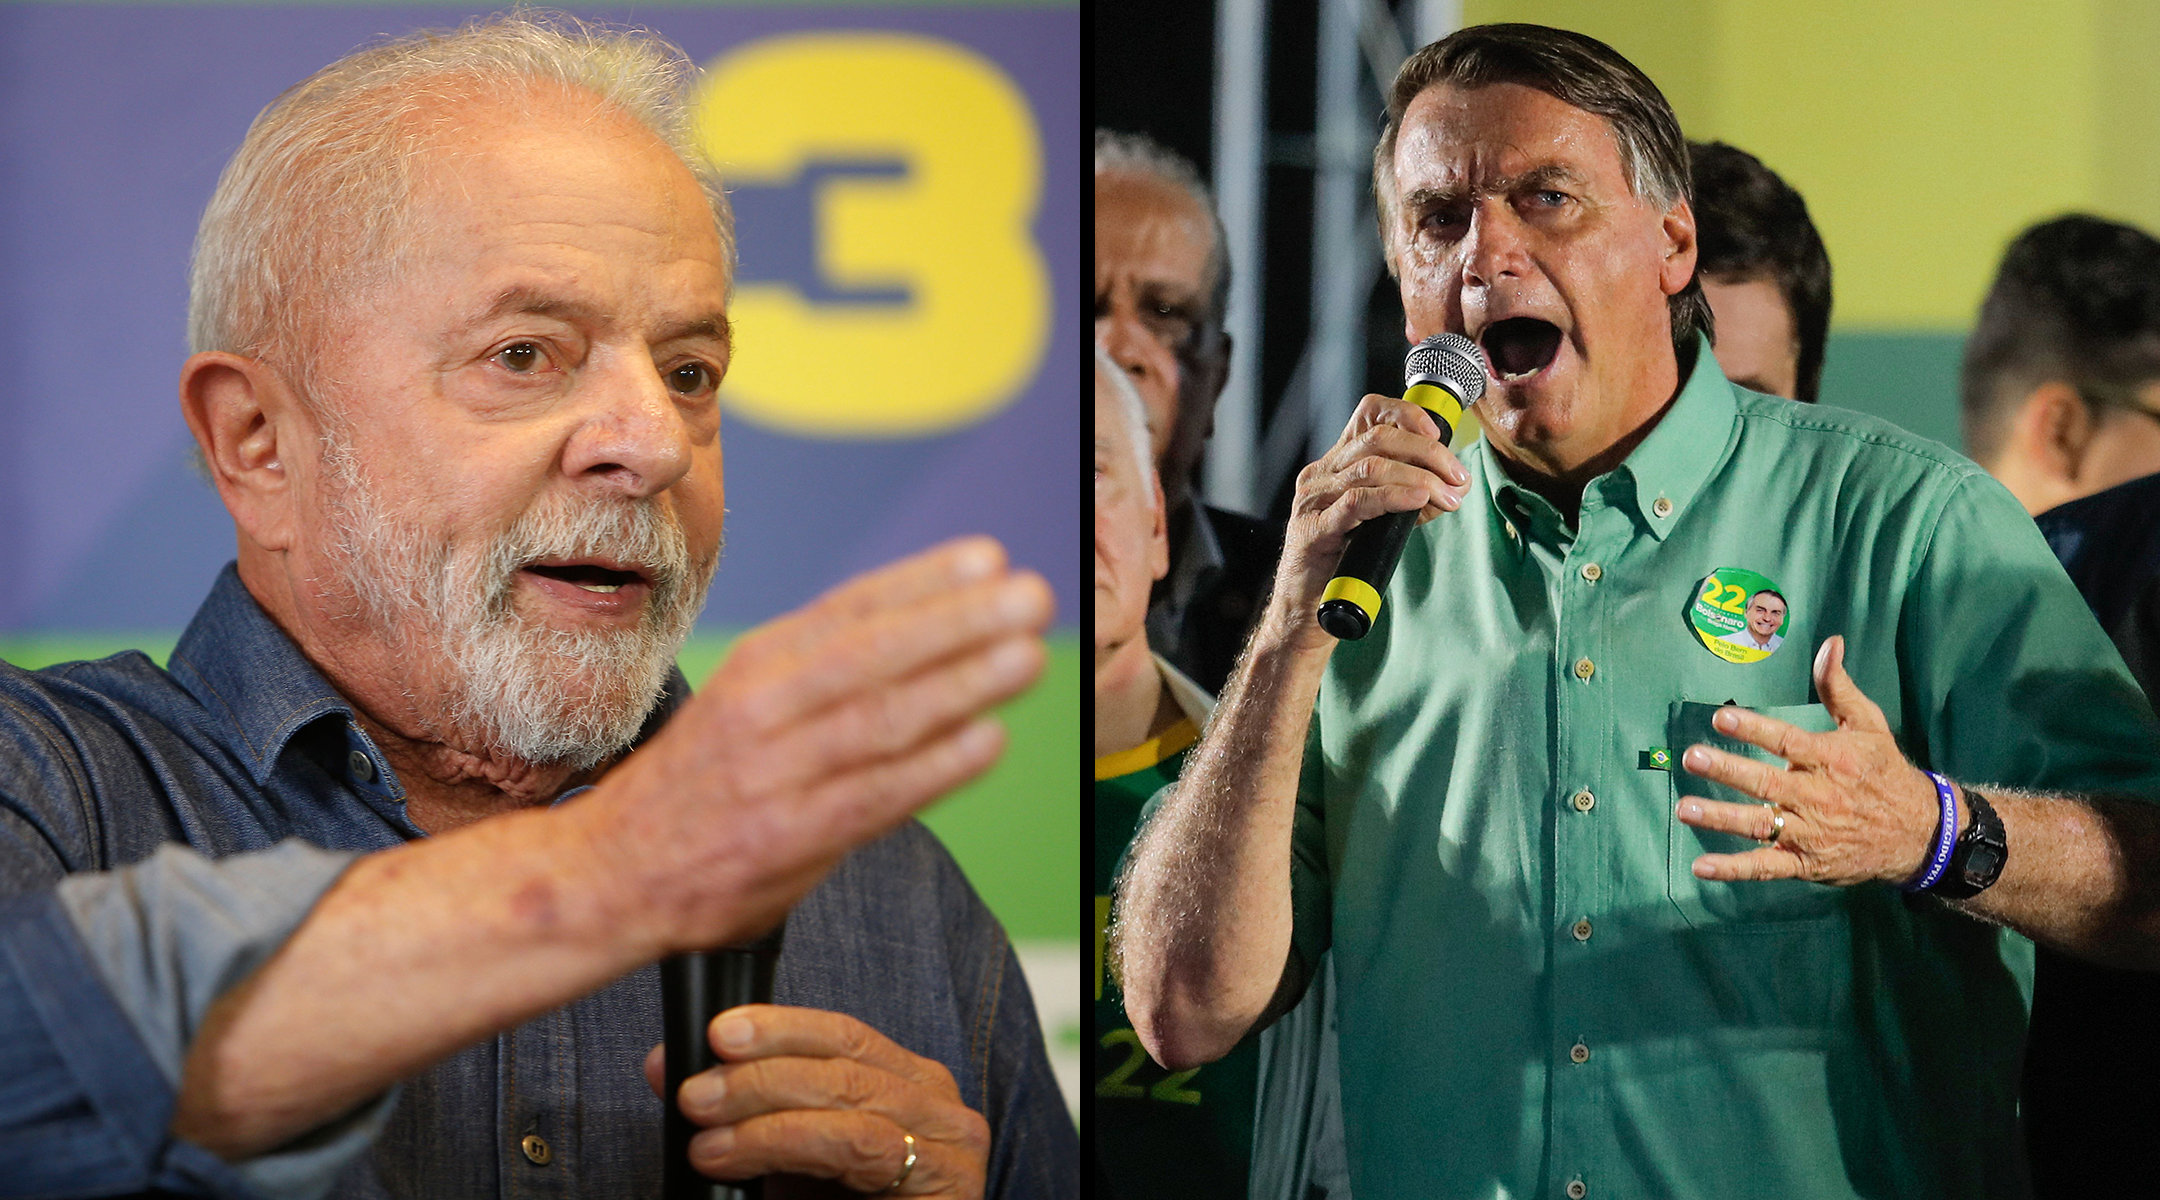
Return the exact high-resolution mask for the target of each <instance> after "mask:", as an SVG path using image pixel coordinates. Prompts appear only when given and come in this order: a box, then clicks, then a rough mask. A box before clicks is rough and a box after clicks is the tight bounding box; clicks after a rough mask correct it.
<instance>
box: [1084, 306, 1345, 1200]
mask: <svg viewBox="0 0 2160 1200" xmlns="http://www.w3.org/2000/svg"><path fill="white" fill-rule="evenodd" d="M1163 510H1164V504H1163V492H1162V486H1161V484H1160V483H1159V482H1158V481H1157V478H1156V471H1155V463H1154V460H1153V458H1152V456H1151V454H1150V452H1149V438H1148V427H1147V415H1146V412H1145V410H1144V408H1143V402H1142V400H1141V399H1140V396H1139V393H1138V390H1137V389H1136V388H1135V387H1134V386H1133V382H1132V380H1131V379H1130V378H1129V377H1128V376H1127V374H1126V373H1125V371H1124V370H1123V368H1122V367H1120V366H1119V364H1117V363H1116V362H1115V361H1113V360H1112V359H1111V358H1110V357H1109V356H1108V354H1107V353H1106V352H1105V351H1104V350H1103V349H1102V348H1101V347H1100V346H1098V347H1097V348H1096V352H1095V793H1094V794H1095V807H1094V821H1095V1001H1094V1002H1095V1013H1094V1016H1095V1021H1094V1040H1095V1050H1094V1054H1095V1108H1094V1117H1095V1120H1094V1140H1095V1146H1094V1154H1095V1180H1096V1186H1097V1188H1098V1189H1099V1194H1101V1195H1103V1196H1108V1197H1117V1198H1119V1200H1141V1198H1146V1197H1158V1196H1160V1197H1175V1198H1177V1200H1198V1198H1201V1197H1226V1198H1234V1200H1243V1198H1245V1197H1246V1196H1248V1194H1249V1195H1250V1196H1252V1197H1253V1198H1254V1200H1262V1198H1265V1197H1276V1196H1280V1197H1283V1198H1284V1200H1305V1198H1306V1197H1308V1196H1315V1195H1317V1196H1330V1197H1336V1198H1338V1200H1339V1198H1340V1197H1343V1196H1346V1195H1347V1194H1348V1191H1347V1180H1346V1179H1345V1174H1346V1172H1345V1168H1344V1166H1343V1164H1342V1129H1341V1107H1340V1100H1339V1098H1338V1091H1337V1087H1336V1082H1335V1080H1336V1068H1335V1055H1334V1037H1333V1036H1332V1034H1329V1035H1328V1036H1326V1037H1325V1038H1324V1039H1323V1038H1322V1036H1321V1034H1320V1030H1321V1028H1322V1027H1323V1025H1324V1023H1325V1022H1326V1021H1327V1020H1328V1019H1329V1018H1330V1017H1331V1016H1332V1009H1331V1008H1330V1007H1329V1003H1328V992H1327V988H1326V987H1325V986H1324V984H1323V985H1322V986H1317V987H1315V988H1314V989H1313V991H1312V993H1311V994H1309V995H1308V996H1307V997H1306V998H1305V1000H1304V1002H1303V1003H1302V1004H1300V1005H1299V1007H1298V1008H1297V1010H1296V1011H1294V1012H1292V1013H1291V1014H1290V1015H1289V1016H1288V1017H1286V1018H1284V1020H1283V1021H1281V1022H1280V1023H1278V1024H1277V1025H1275V1026H1274V1027H1273V1028H1271V1029H1269V1030H1268V1031H1267V1032H1266V1033H1264V1034H1261V1035H1258V1036H1255V1037H1251V1038H1247V1039H1245V1042H1244V1043H1243V1044H1242V1045H1240V1046H1239V1047H1238V1048H1237V1049H1236V1050H1233V1051H1232V1052H1231V1053H1230V1054H1229V1055H1227V1056H1226V1057H1224V1058H1223V1059H1221V1060H1220V1061H1218V1062H1214V1063H1210V1064H1208V1065H1207V1066H1205V1067H1200V1068H1196V1069H1193V1070H1190V1071H1180V1072H1177V1073H1175V1074H1172V1073H1170V1072H1166V1071H1165V1070H1164V1069H1163V1068H1162V1067H1161V1066H1159V1065H1157V1064H1156V1063H1154V1062H1152V1061H1150V1060H1149V1059H1148V1057H1147V1052H1146V1051H1145V1050H1144V1049H1142V1048H1141V1046H1140V1039H1139V1038H1138V1037H1137V1036H1136V1035H1135V1034H1134V1032H1133V1029H1132V1024H1131V1022H1130V1021H1128V1020H1127V1019H1126V1016H1125V1009H1124V1004H1123V1003H1122V1001H1121V999H1120V998H1119V995H1118V985H1117V981H1116V979H1115V977H1114V975H1113V974H1112V972H1111V971H1110V968H1109V966H1108V964H1107V961H1106V958H1105V954H1104V950H1105V940H1106V937H1105V935H1106V931H1107V929H1108V926H1109V922H1110V889H1111V879H1112V877H1113V875H1114V874H1115V872H1116V869H1117V863H1118V860H1119V859H1120V858H1121V857H1122V856H1123V855H1124V853H1125V847H1126V846H1127V845H1128V844H1129V843H1130V842H1131V841H1132V837H1133V832H1134V830H1136V829H1137V828H1138V827H1139V825H1140V817H1141V809H1142V808H1143V806H1145V805H1146V803H1147V801H1148V798H1149V797H1151V796H1153V795H1154V794H1155V793H1156V791H1158V790H1159V789H1161V788H1162V787H1163V786H1164V785H1165V784H1168V783H1171V782H1173V781H1175V780H1176V779H1177V775H1178V771H1179V769H1180V768H1181V767H1183V765H1184V762H1185V753H1186V751H1187V750H1189V749H1190V748H1191V747H1192V745H1193V743H1194V742H1196V741H1198V740H1199V738H1200V727H1201V726H1202V725H1205V724H1206V723H1207V717H1208V712H1209V710H1211V709H1212V708H1214V706H1215V700H1214V697H1213V696H1211V695H1209V694H1208V693H1207V692H1205V691H1203V690H1201V688H1200V687H1199V686H1198V685H1196V684H1195V683H1193V681H1192V680H1190V679H1188V678H1186V677H1185V675H1184V674H1183V673H1181V672H1180V671H1179V670H1178V669H1177V668H1176V667H1174V666H1172V665H1171V664H1170V663H1168V662H1165V661H1164V660H1163V659H1162V658H1161V657H1160V656H1158V655H1155V654H1153V653H1151V652H1150V650H1149V641H1148V639H1149V634H1148V630H1147V623H1146V616H1147V599H1148V592H1149V589H1150V587H1151V586H1152V585H1153V584H1154V582H1155V580H1157V579H1159V578H1161V577H1162V575H1163V573H1164V572H1165V571H1167V570H1168V569H1169V562H1170V556H1169V537H1168V534H1167V531H1166V529H1165V521H1164V511H1163ZM1256 1121H1257V1122H1258V1126H1257V1128H1256Z"/></svg>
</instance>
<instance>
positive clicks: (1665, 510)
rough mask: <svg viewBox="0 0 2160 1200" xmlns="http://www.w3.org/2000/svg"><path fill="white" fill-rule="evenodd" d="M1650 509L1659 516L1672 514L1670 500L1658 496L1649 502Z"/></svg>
mask: <svg viewBox="0 0 2160 1200" xmlns="http://www.w3.org/2000/svg"><path fill="white" fill-rule="evenodd" d="M1650 511H1651V512H1652V513H1653V514H1655V515H1657V516H1660V517H1669V516H1671V515H1672V501H1670V500H1667V499H1666V498H1665V497H1663V496H1659V497H1658V498H1657V499H1655V500H1652V501H1651V502H1650Z"/></svg>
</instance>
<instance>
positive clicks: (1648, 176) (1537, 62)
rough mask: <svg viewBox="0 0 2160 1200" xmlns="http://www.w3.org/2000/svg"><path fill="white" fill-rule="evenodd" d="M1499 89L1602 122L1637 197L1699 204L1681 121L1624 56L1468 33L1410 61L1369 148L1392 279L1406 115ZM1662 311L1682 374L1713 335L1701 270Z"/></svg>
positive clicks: (1542, 34)
mask: <svg viewBox="0 0 2160 1200" xmlns="http://www.w3.org/2000/svg"><path fill="white" fill-rule="evenodd" d="M1495 83H1516V84H1521V85H1522V86H1524V87H1528V88H1535V89H1537V90H1538V91H1541V92H1543V93H1545V94H1546V95H1548V96H1551V97H1553V98H1554V99H1556V100H1558V101H1560V102H1561V103H1563V104H1567V105H1570V106H1572V107H1575V108H1579V109H1581V110H1583V111H1584V112H1587V113H1596V114H1597V115H1598V116H1601V117H1603V118H1605V121H1606V123H1607V124H1608V125H1610V126H1611V127H1612V131H1613V140H1614V141H1615V142H1617V143H1619V146H1620V165H1621V166H1622V167H1623V168H1625V169H1626V171H1627V175H1628V186H1629V187H1630V188H1631V189H1633V190H1634V193H1635V195H1636V196H1638V197H1640V198H1642V199H1645V200H1649V201H1650V202H1652V203H1654V204H1664V205H1670V204H1673V203H1676V202H1678V201H1681V200H1686V201H1689V202H1690V203H1691V204H1692V203H1693V200H1694V197H1693V194H1692V187H1691V185H1690V182H1689V179H1688V155H1687V140H1686V139H1685V138H1683V137H1681V136H1680V120H1679V118H1677V117H1675V116H1674V115H1673V110H1672V105H1670V104H1667V103H1666V102H1665V94H1664V93H1663V92H1660V91H1658V88H1657V85H1656V84H1654V83H1652V82H1650V77H1649V76H1647V75H1645V74H1643V73H1642V72H1641V71H1639V70H1637V69H1636V67H1635V64H1633V63H1631V62H1629V61H1628V60H1627V59H1625V58H1622V57H1620V52H1619V51H1617V50H1615V49H1613V48H1612V47H1611V46H1608V45H1606V44H1605V43H1603V42H1601V41H1599V40H1597V39H1596V38H1593V37H1586V36H1584V35H1583V34H1580V33H1571V32H1569V31H1568V30H1565V29H1552V28H1548V27H1546V26H1544V25H1522V24H1503V25H1472V26H1470V27H1469V28H1467V29H1460V30H1457V31H1456V32H1454V33H1451V34H1449V35H1448V36H1447V37H1444V38H1442V39H1440V40H1439V41H1437V42H1434V43H1433V44H1432V45H1430V46H1427V47H1425V48H1424V49H1422V50H1420V51H1418V52H1417V53H1416V54H1413V55H1411V56H1410V57H1409V58H1407V59H1405V60H1404V61H1403V65H1402V69H1401V70H1399V71H1397V72H1396V73H1395V86H1394V87H1393V88H1392V89H1390V90H1389V92H1388V104H1387V118H1386V123H1385V124H1384V125H1383V126H1382V128H1381V131H1380V144H1379V145H1378V146H1376V147H1374V148H1373V196H1374V198H1375V199H1376V200H1377V201H1378V208H1379V212H1380V244H1381V246H1382V247H1383V248H1384V249H1386V251H1387V257H1388V270H1389V272H1390V273H1392V272H1393V271H1394V270H1395V255H1394V251H1393V246H1394V230H1393V221H1394V216H1395V208H1396V203H1395V202H1396V196H1395V136H1396V134H1397V133H1399V132H1400V131H1401V130H1402V119H1403V113H1404V111H1406V110H1407V109H1408V108H1409V107H1410V102H1411V101H1413V100H1415V99H1417V98H1418V96H1419V95H1421V94H1422V93H1423V92H1424V91H1425V90H1426V89H1427V88H1431V87H1438V86H1440V85H1442V84H1448V85H1452V86H1454V87H1459V88H1481V87H1485V86H1487V85H1489V84H1495ZM1666 307H1667V310H1668V311H1669V312H1670V314H1671V316H1672V338H1673V353H1674V355H1675V356H1676V357H1677V358H1678V359H1679V360H1680V362H1681V363H1682V364H1683V365H1684V364H1686V363H1688V362H1690V361H1692V360H1693V357H1694V353H1695V335H1696V334H1697V333H1702V334H1708V333H1710V332H1711V329H1712V326H1711V316H1710V302H1709V300H1707V299H1705V298H1704V296H1703V290H1702V281H1701V278H1700V272H1699V271H1698V272H1697V277H1696V278H1692V279H1689V280H1688V282H1687V286H1686V287H1684V288H1682V289H1680V291H1679V293H1678V294H1677V295H1674V296H1670V297H1668V298H1667V299H1666Z"/></svg>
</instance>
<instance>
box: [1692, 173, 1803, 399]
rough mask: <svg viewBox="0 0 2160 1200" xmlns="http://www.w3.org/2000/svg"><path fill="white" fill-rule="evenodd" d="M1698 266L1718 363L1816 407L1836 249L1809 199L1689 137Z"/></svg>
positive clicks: (1753, 385)
mask: <svg viewBox="0 0 2160 1200" xmlns="http://www.w3.org/2000/svg"><path fill="white" fill-rule="evenodd" d="M1688 160H1689V167H1690V170H1691V173H1692V174H1693V176H1694V180H1695V236H1696V238H1697V239H1698V241H1699V244H1700V250H1699V251H1698V254H1699V257H1698V258H1697V260H1696V266H1695V271H1696V274H1697V276H1698V277H1699V278H1700V279H1701V280H1702V288H1703V294H1704V295H1706V296H1708V297H1709V298H1710V311H1711V312H1712V313H1713V314H1714V315H1715V316H1716V327H1715V336H1714V338H1713V341H1714V344H1715V351H1716V354H1717V360H1718V366H1719V367H1720V368H1721V369H1723V370H1724V372H1725V377H1726V378H1728V379H1730V380H1732V381H1733V382H1734V383H1737V384H1739V385H1740V386H1741V387H1744V388H1748V389H1750V390H1753V391H1758V392H1763V393H1766V394H1768V395H1772V396H1783V397H1785V398H1786V399H1788V400H1799V401H1802V402H1804V403H1808V404H1813V403H1814V402H1815V400H1816V393H1817V391H1818V389H1819V388H1820V387H1821V384H1822V367H1823V345H1824V343H1825V342H1827V341H1828V340H1829V336H1830V254H1829V252H1828V251H1827V250H1825V249H1823V240H1822V235H1821V234H1819V233H1817V232H1815V223H1814V222H1813V221H1811V220H1809V219H1808V211H1807V201H1805V200H1803V199H1801V198H1800V193H1798V192H1796V191H1794V190H1793V189H1792V188H1791V187H1790V186H1789V185H1787V184H1786V182H1785V181H1784V180H1783V179H1780V178H1778V175H1777V172H1775V171H1772V170H1771V169H1770V168H1768V167H1766V166H1764V165H1763V164H1762V160H1761V159H1759V158H1756V157H1755V156H1754V155H1752V154H1749V153H1748V152H1747V151H1745V150H1741V149H1738V148H1737V147H1733V146H1728V145H1726V144H1725V143H1723V142H1689V143H1688Z"/></svg>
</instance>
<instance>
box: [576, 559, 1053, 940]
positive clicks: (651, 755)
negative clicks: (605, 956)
mask: <svg viewBox="0 0 2160 1200" xmlns="http://www.w3.org/2000/svg"><path fill="white" fill-rule="evenodd" d="M1053 608H1054V600H1053V598H1052V596H1051V593H1050V588H1049V585H1048V584H1046V583H1045V582H1044V581H1043V580H1042V578H1041V577H1040V576H1038V575H1035V574H1034V573H1033V572H1029V571H1020V570H1014V569H1012V568H1011V567H1009V566H1008V565H1007V563H1006V560H1005V554H1004V551H1003V549H1002V548H1001V547H999V546H998V544H997V543H995V542H993V541H990V540H989V539H987V538H969V539H963V540H960V541H955V542H950V543H947V544H945V545H943V546H940V547H937V548H935V549H933V550H929V551H926V552H924V553H922V554H918V555H915V556H914V557H912V558H908V559H905V560H903V561H901V562H898V563H895V564H893V565H891V566H889V567H884V568H882V569H880V570H877V571H874V572H871V573H869V574H866V575H863V576H860V577H858V578H856V579H853V580H850V581H849V582H847V583H845V584H843V585H841V586H840V587H837V588H835V589H833V590H832V591H831V592H828V593H827V594H826V595H824V596H823V597H821V598H819V599H818V600H817V601H816V602H814V603H812V604H810V605H808V606H807V607H805V608H802V609H800V610H798V611H796V612H793V613H789V614H788V615H786V616H784V617H781V618H779V619H777V620H774V621H771V622H768V623H766V624H765V625H762V626H760V627H758V628H757V629H755V630H753V631H752V632H750V633H749V634H747V635H745V636H744V637H743V639H742V640H741V641H740V642H738V643H736V645H735V647H734V649H733V650H732V651H731V652H730V653H729V655H728V658H727V661H726V662H725V663H723V664H722V665H721V667H720V668H719V669H718V670H716V671H714V672H713V674H712V676H711V678H709V679H708V680H707V681H706V683H705V686H704V687H702V688H701V689H699V691H698V693H697V695H696V696H694V697H693V698H692V699H691V700H689V701H688V702H687V703H685V704H684V705H683V707H682V709H681V711H679V712H677V713H676V714H675V715H674V717H673V718H672V719H671V720H669V722H668V724H667V726H666V727H665V728H663V729H662V730H661V731H660V732H659V733H658V734H657V735H656V736H654V737H653V739H652V740H651V741H649V742H648V743H646V744H645V745H644V746H643V747H641V748H640V749H638V750H637V751H636V752H635V753H633V754H631V755H630V756H629V757H628V758H627V759H625V760H624V761H623V762H622V764H621V765H619V766H617V767H616V768H615V769H614V770H612V771H611V772H609V774H608V777H607V778H606V779H604V780H602V781H601V783H600V786H599V787H598V788H596V789H595V791H594V793H593V794H592V795H591V796H590V797H588V798H586V799H584V800H581V801H579V802H578V804H577V805H576V806H569V807H566V808H565V809H564V812H565V813H566V814H572V815H573V819H582V820H584V821H585V822H587V824H588V827H589V829H590V833H589V835H588V836H589V837H590V838H591V842H592V845H594V846H595V847H598V848H599V850H598V853H600V854H603V855H604V856H605V857H606V859H607V860H608V866H609V870H610V871H611V872H612V873H613V874H614V875H615V876H616V877H617V878H620V879H621V880H623V881H624V887H623V894H624V895H625V896H626V897H628V898H629V899H628V900H627V901H626V902H625V904H624V911H623V912H622V913H621V914H619V916H618V917H617V918H616V919H617V921H618V924H619V928H620V930H621V934H622V938H623V939H624V942H625V944H629V945H639V946H643V947H646V948H647V949H649V950H650V952H651V955H652V957H655V958H657V957H659V956H660V955H662V954H667V953H672V952H675V951H680V950H691V949H700V948H704V947H709V946H720V945H727V944H729V943H731V942H734V941H739V940H741V939H743V938H744V937H746V936H749V935H752V934H755V933H757V932H759V931H760V930H763V929H769V928H771V927H772V925H773V923H774V922H775V921H776V920H777V919H778V917H779V915H780V914H781V913H782V912H784V911H786V909H787V908H788V907H789V906H790V905H792V904H793V903H794V902H795V901H796V900H797V899H799V898H800V897H801V896H802V894H803V893H804V892H807V891H808V890H809V889H810V887H811V886H812V885H814V884H815V883H816V882H817V881H818V879H820V878H822V877H823V876H824V874H825V872H826V871H827V870H829V869H830V868H831V866H832V865H833V863H835V862H837V861H839V859H840V857H841V856H842V855H844V854H846V853H847V852H848V851H850V850H852V849H853V848H855V847H856V846H858V845H860V844H862V843H863V842H867V841H869V840H871V839H872V838H874V837H877V836H879V835H880V834H883V833H884V832H885V831H887V830H889V829H891V828H892V827H893V826H894V825H897V824H899V823H900V822H901V821H902V820H904V819H905V818H906V817H907V816H908V815H909V814H910V813H912V812H914V811H915V810H917V809H919V808H921V807H923V806H924V805H925V804H928V803H929V802H930V801H932V800H934V799H936V798H937V797H939V796H941V795H943V794H945V793H946V792H949V791H951V790H952V789H953V788H955V787H957V786H959V785H960V784H962V783H965V782H966V781H967V780H969V779H972V778H973V777H975V776H976V775H978V774H980V773H981V772H983V771H984V770H986V769H988V767H989V766H990V764H991V763H992V762H994V761H996V759H997V756H998V752H999V751H1000V750H1001V749H1002V748H1003V744H1004V734H1003V730H1002V729H1001V728H1000V727H999V726H998V724H997V722H996V721H995V720H994V719H992V718H991V717H989V716H988V715H987V711H988V710H989V709H990V708H991V707H992V706H993V705H996V704H999V703H1002V702H1003V701H1005V700H1007V699H1009V698H1011V697H1012V696H1014V695H1016V694H1018V693H1019V692H1020V691H1021V690H1022V689H1023V688H1025V687H1026V686H1027V685H1028V684H1030V683H1032V682H1034V680H1035V678H1036V677H1037V676H1038V675H1040V674H1041V672H1042V666H1043V659H1044V651H1043V646H1042V639H1041V637H1040V633H1041V630H1042V628H1043V626H1044V625H1046V624H1048V622H1049V620H1050V615H1051V612H1052V610H1053Z"/></svg>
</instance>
